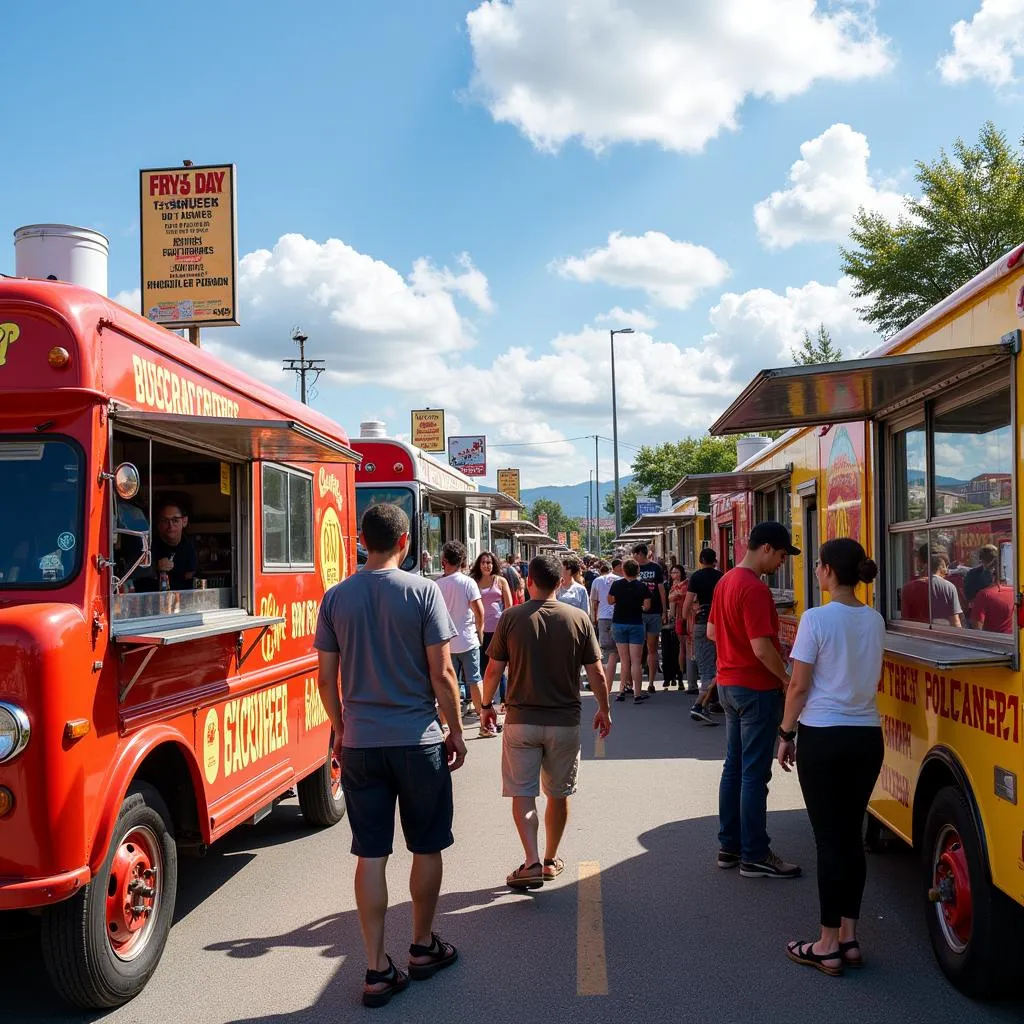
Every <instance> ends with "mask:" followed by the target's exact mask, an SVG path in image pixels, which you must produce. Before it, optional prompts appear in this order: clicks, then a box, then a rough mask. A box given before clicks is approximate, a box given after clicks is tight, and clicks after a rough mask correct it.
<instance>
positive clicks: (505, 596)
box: [469, 551, 512, 735]
mask: <svg viewBox="0 0 1024 1024" xmlns="http://www.w3.org/2000/svg"><path fill="white" fill-rule="evenodd" d="M496 566H497V559H496V558H495V556H494V555H493V554H492V553H491V552H490V551H481V552H480V554H479V555H477V559H476V561H475V562H474V563H473V568H472V569H470V570H469V577H470V579H472V580H473V581H474V582H475V583H476V585H477V589H478V590H479V591H480V599H481V600H482V601H483V603H484V637H483V643H482V644H481V646H480V672H481V674H485V673H486V672H487V648H488V647H489V646H490V643H491V638H492V637H493V636H494V630H495V629H496V628H497V625H498V619H500V618H501V616H502V613H503V612H505V611H507V610H508V609H509V608H511V607H512V591H511V590H510V589H509V585H508V583H507V582H506V581H505V579H504V577H502V576H501V575H500V574H499V573H498V571H497V569H496ZM498 700H499V702H500V703H502V704H504V703H505V677H504V676H502V677H501V684H500V685H499V687H498ZM488 735H490V733H488Z"/></svg>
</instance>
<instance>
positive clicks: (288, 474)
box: [263, 465, 313, 571]
mask: <svg viewBox="0 0 1024 1024" xmlns="http://www.w3.org/2000/svg"><path fill="white" fill-rule="evenodd" d="M263 565H264V568H266V569H299V570H303V569H305V570H309V571H312V570H313V477H312V476H310V475H309V474H308V473H302V472H299V471H298V470H294V469H286V468H284V467H283V466H270V465H264V466H263Z"/></svg>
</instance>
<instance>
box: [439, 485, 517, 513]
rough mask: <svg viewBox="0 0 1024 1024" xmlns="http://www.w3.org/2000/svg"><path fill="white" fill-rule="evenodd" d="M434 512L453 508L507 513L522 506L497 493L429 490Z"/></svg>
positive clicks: (514, 500) (513, 499) (505, 495)
mask: <svg viewBox="0 0 1024 1024" xmlns="http://www.w3.org/2000/svg"><path fill="white" fill-rule="evenodd" d="M427 494H428V496H429V498H430V507H431V509H433V511H435V512H439V511H441V510H444V509H453V508H475V509H478V510H479V511H481V512H493V511H496V510H501V511H508V510H515V509H520V508H522V507H523V506H522V505H521V504H520V503H519V502H518V501H516V499H515V498H510V497H509V496H508V495H507V494H500V493H499V492H497V491H448V490H440V489H434V488H431V489H430V490H429V491H428V492H427Z"/></svg>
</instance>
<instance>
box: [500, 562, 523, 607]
mask: <svg viewBox="0 0 1024 1024" xmlns="http://www.w3.org/2000/svg"><path fill="white" fill-rule="evenodd" d="M500 571H501V575H502V576H503V577H504V579H505V582H506V583H507V584H508V589H509V592H510V593H511V594H512V603H513V604H522V603H523V601H525V600H526V584H525V583H524V582H523V578H522V576H520V575H519V572H518V570H517V569H516V567H515V556H514V555H509V556H508V559H507V560H506V561H505V562H504V563H501V569H500Z"/></svg>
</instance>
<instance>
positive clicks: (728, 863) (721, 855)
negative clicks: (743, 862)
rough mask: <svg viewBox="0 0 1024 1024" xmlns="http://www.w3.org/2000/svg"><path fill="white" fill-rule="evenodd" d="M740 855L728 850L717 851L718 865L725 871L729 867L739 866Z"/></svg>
mask: <svg viewBox="0 0 1024 1024" xmlns="http://www.w3.org/2000/svg"><path fill="white" fill-rule="evenodd" d="M739 863H740V855H739V854H738V853H729V851H728V850H719V851H718V866H719V867H720V868H722V870H724V871H726V870H728V869H729V868H735V867H739Z"/></svg>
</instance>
